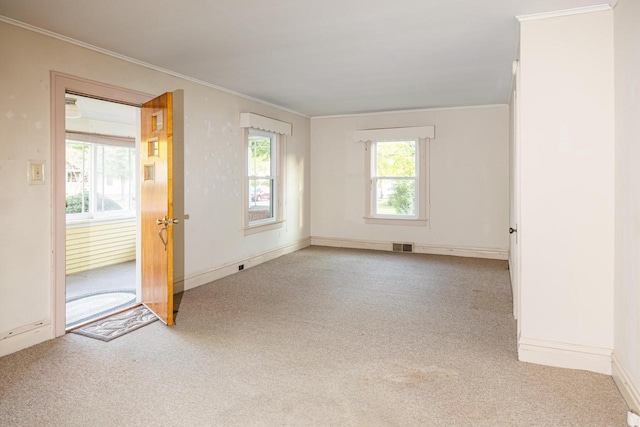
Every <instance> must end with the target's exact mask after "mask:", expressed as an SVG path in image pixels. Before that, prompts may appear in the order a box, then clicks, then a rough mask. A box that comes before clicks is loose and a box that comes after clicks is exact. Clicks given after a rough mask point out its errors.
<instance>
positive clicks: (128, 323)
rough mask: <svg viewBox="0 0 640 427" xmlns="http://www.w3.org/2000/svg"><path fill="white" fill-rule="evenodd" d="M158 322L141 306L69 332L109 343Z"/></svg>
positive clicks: (154, 316) (149, 311) (153, 315)
mask: <svg viewBox="0 0 640 427" xmlns="http://www.w3.org/2000/svg"><path fill="white" fill-rule="evenodd" d="M156 320H158V318H157V317H156V315H155V314H153V313H152V312H151V310H149V309H148V308H147V307H145V306H144V305H141V306H139V307H135V308H132V309H131V310H127V311H124V312H122V313H118V314H114V315H113V316H110V317H107V318H106V319H102V320H99V321H97V322H94V323H91V324H89V325H85V326H83V327H81V328H78V329H75V330H73V331H71V332H72V333H74V334H79V335H84V336H85V337H90V338H95V339H97V340H101V341H106V342H109V341H111V340H112V339H115V338H118V337H121V336H122V335H124V334H128V333H129V332H131V331H135V330H136V329H138V328H141V327H143V326H146V325H148V324H149V323H152V322H155V321H156Z"/></svg>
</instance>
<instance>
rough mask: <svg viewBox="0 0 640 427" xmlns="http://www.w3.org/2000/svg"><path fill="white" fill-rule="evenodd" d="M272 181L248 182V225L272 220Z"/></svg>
mask: <svg viewBox="0 0 640 427" xmlns="http://www.w3.org/2000/svg"><path fill="white" fill-rule="evenodd" d="M273 186H274V180H273V179H250V180H249V223H252V222H255V221H262V220H266V219H271V218H273V197H272V194H273Z"/></svg>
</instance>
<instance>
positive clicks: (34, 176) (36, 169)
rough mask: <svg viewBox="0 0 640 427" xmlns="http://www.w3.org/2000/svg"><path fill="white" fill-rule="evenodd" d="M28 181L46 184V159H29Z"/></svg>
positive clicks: (35, 183) (31, 183) (32, 183)
mask: <svg viewBox="0 0 640 427" xmlns="http://www.w3.org/2000/svg"><path fill="white" fill-rule="evenodd" d="M27 181H28V182H29V185H37V184H44V160H29V162H28V166H27Z"/></svg>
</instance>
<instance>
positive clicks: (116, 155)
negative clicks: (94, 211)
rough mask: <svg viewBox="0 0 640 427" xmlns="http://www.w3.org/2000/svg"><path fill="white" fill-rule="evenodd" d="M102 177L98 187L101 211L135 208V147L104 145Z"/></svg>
mask: <svg viewBox="0 0 640 427" xmlns="http://www.w3.org/2000/svg"><path fill="white" fill-rule="evenodd" d="M99 151H102V153H103V160H104V162H103V164H102V166H101V168H100V170H101V171H102V179H101V180H100V187H99V188H98V195H97V198H98V205H99V209H98V211H99V212H108V211H118V210H134V207H133V191H134V188H135V186H134V185H135V183H134V182H133V177H134V173H133V164H132V163H133V162H132V161H131V160H132V159H131V158H132V156H133V148H128V147H118V146H111V145H105V146H102V150H99Z"/></svg>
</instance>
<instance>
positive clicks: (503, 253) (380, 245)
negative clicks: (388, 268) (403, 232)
mask: <svg viewBox="0 0 640 427" xmlns="http://www.w3.org/2000/svg"><path fill="white" fill-rule="evenodd" d="M393 243H394V242H387V241H380V240H359V239H344V238H339V237H322V236H311V245H313V246H329V247H334V248H347V249H368V250H375V251H392V250H393ZM395 243H413V253H419V254H429V255H451V256H458V257H467V258H485V259H497V260H507V259H509V249H508V248H498V249H496V248H478V247H466V246H447V245H424V244H420V243H414V242H405V241H398V242H395Z"/></svg>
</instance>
